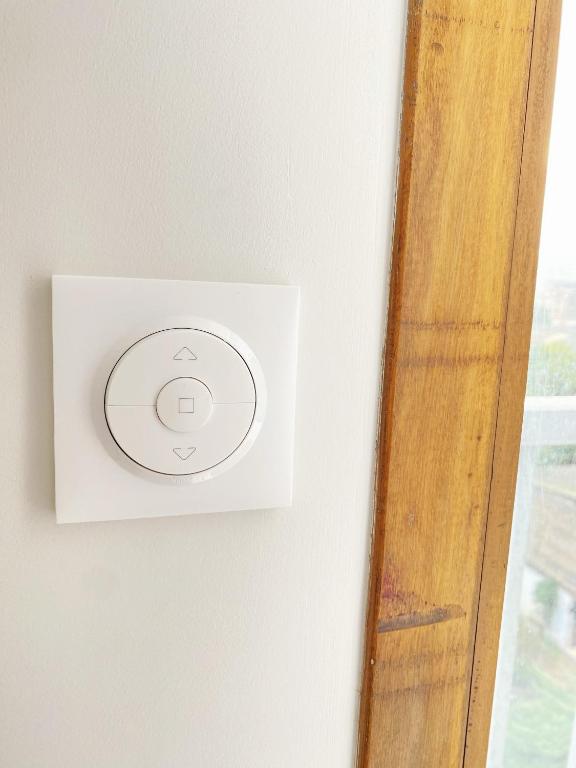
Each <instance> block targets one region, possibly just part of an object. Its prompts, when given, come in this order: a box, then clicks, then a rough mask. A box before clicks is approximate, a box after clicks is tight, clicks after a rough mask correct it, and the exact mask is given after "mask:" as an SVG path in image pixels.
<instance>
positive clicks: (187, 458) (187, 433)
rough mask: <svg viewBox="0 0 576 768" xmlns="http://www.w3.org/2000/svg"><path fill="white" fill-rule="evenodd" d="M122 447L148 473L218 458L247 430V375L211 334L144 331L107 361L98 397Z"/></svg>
mask: <svg viewBox="0 0 576 768" xmlns="http://www.w3.org/2000/svg"><path fill="white" fill-rule="evenodd" d="M104 406H105V414H106V421H107V423H108V428H109V429H110V432H111V434H112V436H113V438H114V440H115V441H116V443H117V444H118V446H119V447H120V448H121V449H122V450H123V451H124V453H125V454H126V455H127V456H128V457H129V458H130V459H132V460H133V461H135V462H136V463H137V464H139V465H140V466H142V467H145V468H146V469H149V470H151V471H152V472H158V473H161V474H166V475H193V474H197V473H200V472H205V471H206V470H209V469H212V468H213V467H215V466H217V465H218V464H221V463H222V462H223V461H225V460H226V459H227V458H228V457H230V456H231V455H232V454H233V453H235V451H236V450H237V449H238V448H239V447H240V445H242V443H243V442H244V441H245V440H246V438H247V436H248V434H249V433H250V431H251V429H252V426H253V422H254V414H255V410H256V388H255V385H254V378H253V376H252V373H251V371H250V368H249V367H248V364H247V362H246V360H245V359H244V357H243V356H242V355H241V354H240V353H239V352H238V351H237V350H236V349H235V347H233V346H232V345H231V344H230V343H228V342H227V341H225V340H224V339H222V338H220V337H219V336H217V335H216V334H214V333H211V332H208V331H204V330H200V329H192V328H172V329H166V330H162V331H157V332H156V333H153V334H150V335H149V336H145V337H144V338H142V339H140V340H138V341H137V342H136V343H135V344H133V345H132V346H131V347H130V348H129V349H127V350H126V352H124V354H123V355H122V356H121V357H120V359H119V360H118V362H117V363H116V365H115V366H114V368H113V370H112V372H111V374H110V377H109V379H108V383H107V386H106V393H105V399H104Z"/></svg>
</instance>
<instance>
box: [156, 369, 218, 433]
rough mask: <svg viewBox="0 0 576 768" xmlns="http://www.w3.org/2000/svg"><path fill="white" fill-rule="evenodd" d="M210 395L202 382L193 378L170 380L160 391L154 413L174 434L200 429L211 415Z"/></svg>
mask: <svg viewBox="0 0 576 768" xmlns="http://www.w3.org/2000/svg"><path fill="white" fill-rule="evenodd" d="M212 408H213V404H212V393H211V392H210V390H209V389H208V387H207V386H206V384H204V383H203V382H201V381H199V380H198V379H193V378H184V377H182V378H178V379H172V381H169V382H168V384H166V385H165V386H164V387H162V389H161V390H160V393H159V394H158V398H157V400H156V413H157V414H158V418H159V419H160V421H161V422H162V423H163V424H164V425H165V426H167V427H168V429H172V430H174V432H194V431H195V430H197V429H201V428H202V427H203V426H204V425H205V424H206V422H207V421H208V420H209V418H210V416H211V415H212Z"/></svg>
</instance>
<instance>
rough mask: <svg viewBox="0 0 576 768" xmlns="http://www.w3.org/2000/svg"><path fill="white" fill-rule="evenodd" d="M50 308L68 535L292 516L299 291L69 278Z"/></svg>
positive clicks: (62, 508)
mask: <svg viewBox="0 0 576 768" xmlns="http://www.w3.org/2000/svg"><path fill="white" fill-rule="evenodd" d="M52 298H53V300H52V319H53V323H52V328H53V362H54V365H53V369H54V446H55V468H56V516H57V521H58V522H59V523H73V522H91V521H103V520H122V519H131V518H142V517H166V516H171V515H185V514H194V513H205V512H223V511H241V510H249V509H268V508H278V507H289V506H291V504H292V471H293V443H294V413H295V393H296V361H297V344H298V341H297V335H298V312H299V289H298V288H297V287H295V286H282V285H251V284H236V283H201V282H188V281H179V280H147V279H131V278H111V277H76V276H64V275H58V276H54V277H53V279H52ZM191 307H193V311H191V309H190V308H191ZM150 355H151V356H152V358H153V359H148V356H150ZM121 361H128V362H126V363H123V364H122V363H121ZM113 372H114V374H113Z"/></svg>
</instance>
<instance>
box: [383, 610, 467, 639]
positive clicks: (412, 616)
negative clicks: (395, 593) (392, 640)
mask: <svg viewBox="0 0 576 768" xmlns="http://www.w3.org/2000/svg"><path fill="white" fill-rule="evenodd" d="M465 615H466V614H465V612H464V610H463V609H462V607H461V606H460V605H443V606H439V607H438V608H432V609H431V610H430V611H414V612H413V613H404V614H401V615H400V616H393V617H392V618H390V619H382V621H380V623H379V624H378V632H379V633H380V634H382V633H384V632H396V631H397V630H400V629H412V628H413V627H427V626H430V624H440V623H441V622H443V621H452V620H453V619H461V618H463V617H464V616H465Z"/></svg>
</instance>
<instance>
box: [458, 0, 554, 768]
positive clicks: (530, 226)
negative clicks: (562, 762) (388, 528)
mask: <svg viewBox="0 0 576 768" xmlns="http://www.w3.org/2000/svg"><path fill="white" fill-rule="evenodd" d="M561 6H562V0H538V3H537V6H536V17H535V23H534V42H533V50H532V63H531V68H530V83H529V89H528V105H527V111H526V129H525V136H524V148H523V152H522V168H521V174H520V188H519V195H518V207H517V217H516V233H515V239H514V250H513V257H512V272H511V279H510V291H509V301H508V312H507V317H506V334H505V343H504V352H503V360H502V373H501V380H500V398H499V405H498V421H497V428H496V441H495V446H494V462H493V469H492V482H491V487H490V501H489V507H488V518H487V524H486V537H485V551H484V561H483V568H482V582H481V587H480V602H479V611H478V624H477V632H476V645H475V652H474V664H473V675H472V691H471V697H470V710H469V717H468V733H467V737H466V748H465V759H464V768H484V766H485V765H486V757H487V752H488V737H489V733H490V718H491V713H492V697H493V693H494V682H495V673H496V663H497V657H498V638H499V634H500V621H501V616H502V606H503V602H504V586H505V582H506V570H507V564H508V550H509V544H510V531H511V526H512V512H513V509H514V495H515V489H516V474H517V468H518V448H519V445H520V436H521V432H522V417H523V411H524V408H523V406H524V395H525V391H526V372H527V369H528V355H529V350H530V333H531V328H532V310H533V306H534V289H535V284H536V267H537V263H538V247H539V243H540V224H541V219H542V206H543V202H544V185H545V181H546V166H547V159H548V141H549V137H550V124H551V118H552V101H553V95H554V82H555V78H556V63H557V58H558V38H559V33H560V16H561Z"/></svg>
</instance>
